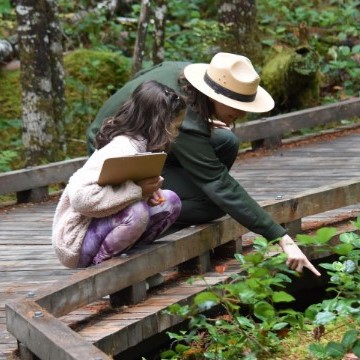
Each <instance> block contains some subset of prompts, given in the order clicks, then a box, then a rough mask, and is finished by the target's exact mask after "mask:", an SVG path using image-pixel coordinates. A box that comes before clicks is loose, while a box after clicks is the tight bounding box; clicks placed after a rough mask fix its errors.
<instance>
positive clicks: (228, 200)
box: [171, 131, 286, 240]
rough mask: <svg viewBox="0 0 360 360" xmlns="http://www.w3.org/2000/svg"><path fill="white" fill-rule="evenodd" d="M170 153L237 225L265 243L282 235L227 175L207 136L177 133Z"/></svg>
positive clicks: (284, 231)
mask: <svg viewBox="0 0 360 360" xmlns="http://www.w3.org/2000/svg"><path fill="white" fill-rule="evenodd" d="M171 151H172V152H173V154H174V155H175V156H176V158H177V160H178V161H179V163H180V164H181V166H182V167H183V168H185V169H186V170H187V172H188V173H189V174H190V176H191V178H192V180H193V182H194V183H195V184H196V185H197V186H198V187H199V188H200V189H201V190H202V191H203V192H204V193H205V194H206V195H207V196H208V197H209V199H211V200H212V201H213V202H214V203H215V204H216V205H217V206H218V207H220V208H221V209H222V210H223V211H224V212H226V213H227V214H229V215H230V216H231V217H232V218H234V219H235V220H237V221H238V222H239V223H240V224H242V225H244V226H245V227H246V228H248V229H249V230H250V231H253V232H255V233H257V234H260V235H262V236H264V237H265V238H267V239H269V240H273V239H276V238H278V237H280V236H283V235H285V234H286V230H285V229H284V228H283V227H282V226H280V225H279V224H277V223H276V222H274V221H273V220H272V218H271V217H270V215H269V214H268V213H267V212H266V211H265V210H263V209H262V208H261V206H260V205H259V204H258V203H257V202H256V201H255V200H254V199H253V198H252V197H251V196H250V195H249V194H248V193H247V191H246V190H245V189H244V188H243V187H242V186H241V185H240V184H239V183H238V182H237V181H236V180H235V179H234V178H233V177H232V176H231V175H230V174H229V172H228V170H227V168H226V166H225V165H224V164H222V163H221V162H220V161H219V159H218V158H217V156H216V154H215V153H214V150H213V147H212V146H211V144H210V143H209V137H208V136H204V135H200V134H199V133H194V132H186V131H181V132H180V134H179V136H178V138H177V139H176V141H175V143H174V144H173V145H172V149H171Z"/></svg>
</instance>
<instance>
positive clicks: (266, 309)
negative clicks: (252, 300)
mask: <svg viewBox="0 0 360 360" xmlns="http://www.w3.org/2000/svg"><path fill="white" fill-rule="evenodd" d="M254 315H255V316H256V317H257V318H258V319H260V320H263V321H266V320H269V319H271V318H274V317H275V315H276V312H275V309H274V308H273V306H272V305H270V304H269V303H268V302H266V301H259V302H258V303H257V304H255V306H254Z"/></svg>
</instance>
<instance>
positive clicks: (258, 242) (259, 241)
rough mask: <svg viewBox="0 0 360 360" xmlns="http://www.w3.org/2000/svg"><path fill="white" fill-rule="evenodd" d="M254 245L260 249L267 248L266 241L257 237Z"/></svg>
mask: <svg viewBox="0 0 360 360" xmlns="http://www.w3.org/2000/svg"><path fill="white" fill-rule="evenodd" d="M253 243H254V245H257V246H259V247H260V248H266V247H267V246H268V241H267V240H266V239H265V238H263V237H257V238H256V239H255V240H254V241H253Z"/></svg>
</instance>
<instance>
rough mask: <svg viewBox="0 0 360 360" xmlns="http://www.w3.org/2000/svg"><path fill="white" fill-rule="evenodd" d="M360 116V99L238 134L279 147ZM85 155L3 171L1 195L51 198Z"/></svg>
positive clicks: (254, 124)
mask: <svg viewBox="0 0 360 360" xmlns="http://www.w3.org/2000/svg"><path fill="white" fill-rule="evenodd" d="M359 116H360V99H359V98H356V99H351V100H346V101H342V102H339V103H336V104H329V105H323V106H318V107H315V108H311V109H307V110H301V111H296V112H292V113H289V114H283V115H278V116H274V117H269V118H264V119H260V120H254V121H249V122H246V123H242V124H238V125H237V126H236V128H235V130H234V131H235V133H236V134H237V135H238V136H239V137H240V139H241V141H242V142H243V143H244V142H250V143H251V144H252V146H253V147H254V148H257V147H259V146H271V147H274V146H278V145H279V144H280V143H281V139H282V137H283V136H284V135H287V134H291V133H293V132H295V131H298V130H300V129H304V128H314V127H316V126H319V125H324V124H329V123H338V122H340V121H341V120H344V119H352V118H355V117H359ZM358 125H359V126H360V124H358ZM86 159H87V158H86V157H82V158H77V159H73V160H65V161H60V162H56V163H52V164H48V165H42V166H34V167H31V168H27V169H22V170H16V171H10V172H6V173H3V174H0V195H4V194H10V193H16V195H17V201H18V202H28V201H32V202H38V201H43V200H46V199H47V198H48V186H49V185H51V184H59V183H66V182H67V181H68V179H69V177H70V176H71V175H72V174H73V173H74V171H76V170H77V169H78V168H80V167H81V166H82V165H83V164H84V162H85V161H86Z"/></svg>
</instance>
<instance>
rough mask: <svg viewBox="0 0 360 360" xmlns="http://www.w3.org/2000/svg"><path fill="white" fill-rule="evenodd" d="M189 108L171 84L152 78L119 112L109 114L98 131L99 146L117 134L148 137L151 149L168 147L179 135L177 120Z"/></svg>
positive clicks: (148, 147)
mask: <svg viewBox="0 0 360 360" xmlns="http://www.w3.org/2000/svg"><path fill="white" fill-rule="evenodd" d="M185 108H186V105H185V101H184V99H183V98H182V97H180V96H178V95H177V94H176V92H175V91H174V90H173V89H171V88H170V87H168V86H166V85H163V84H161V83H159V82H157V81H154V80H150V81H145V82H143V83H142V84H140V85H139V86H138V87H137V88H136V89H135V90H134V92H133V93H132V95H131V97H130V99H129V100H128V101H126V102H125V103H124V104H123V105H122V106H121V107H120V109H119V110H118V112H117V113H116V114H115V115H114V116H112V117H110V118H107V119H106V120H105V121H104V123H103V125H102V126H101V128H100V130H99V132H98V133H97V135H96V144H97V149H101V148H102V147H104V146H105V145H106V144H108V143H109V142H110V141H111V140H112V139H113V138H114V137H115V136H118V135H127V136H130V137H132V138H134V139H140V138H144V139H145V140H146V141H147V151H163V150H167V149H168V147H169V146H170V143H171V141H173V140H174V138H175V137H176V135H177V129H176V127H175V126H174V124H173V120H174V119H175V118H177V117H178V116H179V115H181V113H182V111H184V110H185Z"/></svg>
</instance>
